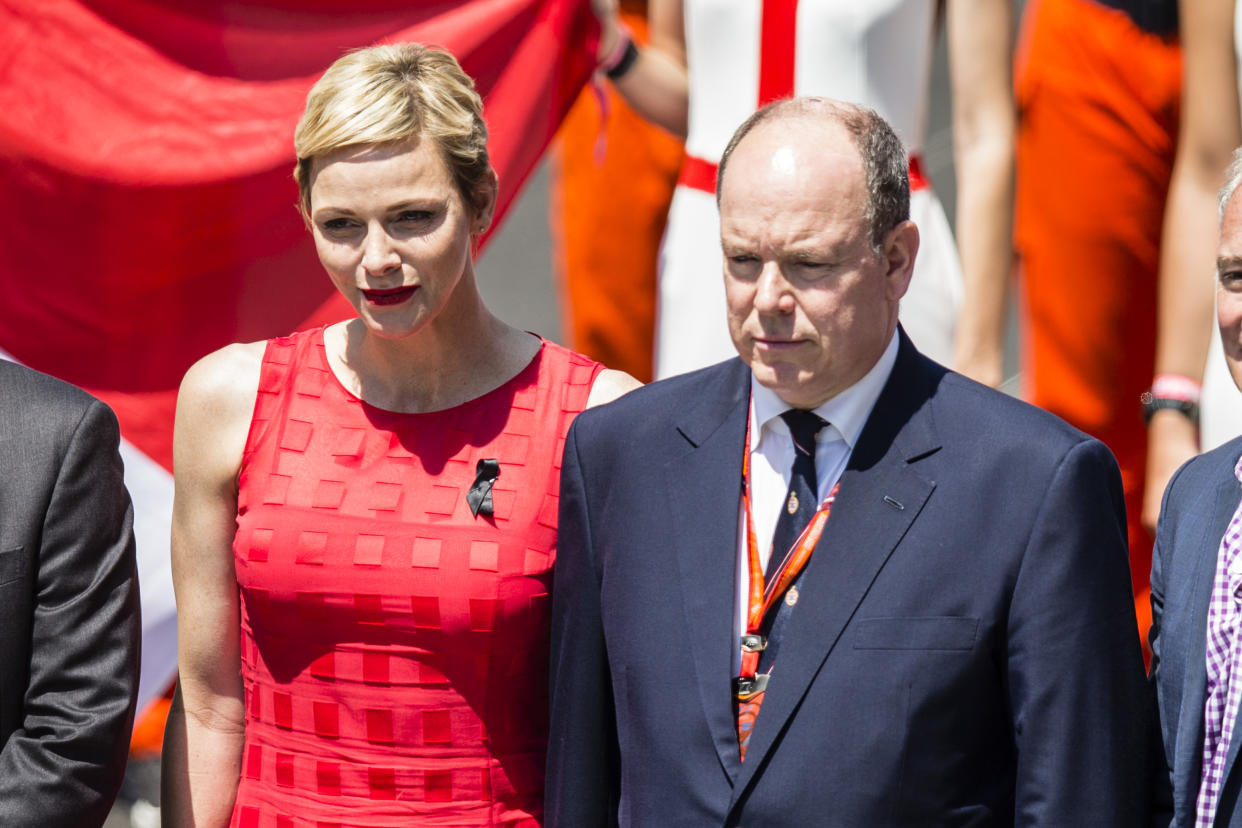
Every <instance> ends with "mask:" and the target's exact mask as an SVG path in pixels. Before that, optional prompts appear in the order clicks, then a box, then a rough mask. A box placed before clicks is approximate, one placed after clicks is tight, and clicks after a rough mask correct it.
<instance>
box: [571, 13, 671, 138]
mask: <svg viewBox="0 0 1242 828" xmlns="http://www.w3.org/2000/svg"><path fill="white" fill-rule="evenodd" d="M591 7H592V8H593V9H594V11H595V15H596V17H598V18H599V22H600V51H599V54H600V56H601V58H602V57H603V56H605V55H608V54H609V53H611V52H612V50H613V48H615V46H616V44H617V41H618V40H619V38H620V37H621V33H620V32H621V30H620V22H619V18H618V16H617V0H591ZM647 20H648V24H649V29H650V42H649V43H647V44H646V45H645V46H642V47H640V48H639V53H638V60H637V61H635V63H634V65H633V66H632V67H631V68H630V70H629V71H628V72H626V73H625V74H624V75H622V76H621V77H620V78H617V79H616V80H615V81H613V82H612V83H613V86H614V87H616V90H617V91H618V92H619V93H621V96H622V97H623V98H625V100H626V102H627V103H629V105H630V106H632V107H633V108H634V111H635V112H637V113H638V114H639V115H642V116H643V117H644V118H646V119H647V120H648V121H650V122H651V123H653V124H655V125H656V126H659V127H663V128H664V129H666V130H668V131H669V132H671V133H673V134H674V135H676V136H678V137H681V138H684V137H685V136H686V113H687V110H688V106H687V101H688V100H689V82H688V77H689V76H688V73H687V70H686V35H685V25H684V22H683V20H682V4H681V0H651V2H650V3H648V5H647Z"/></svg>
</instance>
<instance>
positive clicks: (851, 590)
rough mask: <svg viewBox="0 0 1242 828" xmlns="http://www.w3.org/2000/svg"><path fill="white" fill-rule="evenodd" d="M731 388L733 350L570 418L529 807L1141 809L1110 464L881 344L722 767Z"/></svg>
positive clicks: (743, 816) (706, 814) (728, 654)
mask: <svg viewBox="0 0 1242 828" xmlns="http://www.w3.org/2000/svg"><path fill="white" fill-rule="evenodd" d="M749 382H750V373H749V371H748V370H747V368H746V367H745V365H744V364H743V363H742V362H740V361H739V360H732V361H729V362H726V363H722V364H720V365H717V366H714V367H711V368H708V369H705V370H703V371H699V372H697V373H694V374H689V375H686V376H682V377H678V378H674V379H671V380H668V381H665V382H659V383H655V384H653V385H650V386H647V387H646V388H643V389H639V390H637V391H635V392H633V393H631V394H629V395H627V396H625V397H623V398H622V399H620V400H619V401H617V402H615V403H613V404H611V405H608V406H604V407H601V408H597V409H592V410H590V411H587V412H585V413H584V414H582V415H581V416H580V417H579V418H578V420H577V421H576V423H575V424H574V426H573V428H572V429H571V431H570V435H569V438H568V441H567V444H566V448H565V458H564V467H563V473H562V483H561V486H562V488H561V512H560V529H559V533H560V534H559V541H558V560H557V568H556V576H555V590H554V595H553V632H552V728H551V741H550V745H549V764H548V795H547V820H548V824H549V825H551V826H573V827H574V828H581V827H582V826H597V825H617V824H619V825H624V826H660V828H675V826H696V827H697V826H711V825H725V826H737V825H745V826H749V828H754V826H763V825H769V826H791V825H817V826H818V825H824V826H836V825H840V826H878V825H918V826H931V825H935V826H954V825H963V826H964V825H972V826H983V825H1010V824H1021V825H1049V826H1058V827H1060V826H1077V825H1082V826H1122V825H1127V826H1128V825H1137V824H1140V823H1141V822H1143V821H1144V820H1145V819H1146V816H1147V801H1148V790H1147V787H1148V774H1147V773H1146V768H1147V745H1148V744H1149V743H1148V740H1147V735H1146V728H1147V721H1148V719H1147V711H1146V709H1145V708H1146V704H1147V701H1146V692H1147V691H1146V687H1145V683H1144V676H1143V664H1142V658H1141V653H1140V647H1139V641H1138V635H1137V632H1136V625H1135V619H1134V609H1133V602H1132V599H1131V591H1130V578H1129V569H1128V566H1127V561H1126V545H1125V521H1124V519H1123V506H1122V495H1121V484H1120V479H1119V475H1118V472H1117V467H1116V463H1115V462H1114V460H1113V458H1112V456H1111V455H1110V454H1109V452H1108V451H1107V449H1105V448H1104V446H1103V445H1101V444H1100V443H1098V442H1096V441H1095V440H1092V439H1090V438H1088V437H1086V436H1085V435H1083V434H1081V433H1079V432H1077V431H1075V430H1074V429H1072V428H1070V427H1069V426H1067V425H1066V424H1064V423H1063V422H1061V421H1060V420H1058V419H1056V418H1055V417H1052V416H1051V415H1049V414H1047V413H1044V412H1041V411H1039V410H1037V409H1035V408H1032V407H1030V406H1028V405H1025V404H1023V403H1021V402H1018V401H1016V400H1013V399H1010V398H1008V397H1005V396H1004V395H1002V394H999V393H997V392H995V391H992V390H990V389H987V388H984V387H983V386H981V385H978V384H976V383H973V382H971V381H969V380H967V379H965V378H963V377H961V376H958V375H956V374H953V373H950V372H947V371H946V369H944V368H942V367H941V366H939V365H936V364H935V363H933V362H931V361H930V360H927V359H926V358H924V357H923V356H921V355H920V354H918V352H917V351H915V349H914V348H913V347H912V346H911V345H910V343H909V341H908V340H907V339H906V338H905V337H904V335H902V341H901V346H900V350H899V353H898V358H897V363H896V366H895V367H894V370H893V373H892V375H891V377H890V379H889V380H888V383H887V385H886V386H885V388H884V390H883V392H882V393H881V396H880V398H879V400H878V402H877V404H876V407H875V409H874V411H873V412H872V414H871V416H870V418H869V420H868V421H867V424H866V426H865V428H864V430H863V432H862V434H861V436H860V438H859V441H858V444H857V446H856V447H855V449H854V451H853V454H852V455H851V458H850V461H849V464H848V467H847V468H846V470H845V472H844V474H843V476H842V478H841V489H840V493H839V495H838V497H837V500H836V503H835V505H834V507H833V513H832V517H831V518H830V519H829V521H828V524H827V526H826V528H825V531H824V534H823V536H822V538H821V540H820V542H819V545H818V547H817V549H816V551H815V554H814V557H813V558H812V560H811V562H810V564H809V566H808V569H807V571H806V573H805V575H804V576H803V585H802V589H801V600H800V601H799V603H798V605H797V608H796V610H795V611H794V613H793V615H792V618H791V621H790V625H789V627H788V630H787V632H786V634H785V638H784V639H783V642H782V645H781V651H780V657H779V658H778V659H777V662H776V667H775V671H774V673H773V678H772V681H771V684H770V685H769V686H768V690H767V695H766V698H765V701H764V705H763V709H762V711H761V713H760V714H759V718H758V721H757V722H756V724H755V730H754V734H753V736H752V738H751V742H750V747H749V752H748V754H747V758H746V761H745V763H741V762H739V761H738V748H737V735H736V730H735V725H734V707H733V704H734V703H733V699H732V696H731V689H730V678H731V670H732V667H731V665H732V659H733V653H734V649H735V647H736V646H737V642H736V640H735V633H734V630H733V611H734V610H733V607H734V592H735V586H734V585H735V557H736V549H737V528H738V502H739V497H740V481H741V475H742V465H741V464H742V451H743V444H744V435H745V429H746V418H747V411H748V397H749Z"/></svg>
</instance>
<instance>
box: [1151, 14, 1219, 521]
mask: <svg viewBox="0 0 1242 828" xmlns="http://www.w3.org/2000/svg"><path fill="white" fill-rule="evenodd" d="M1181 37H1182V47H1183V52H1184V58H1183V64H1184V68H1183V83H1182V86H1183V92H1182V108H1181V121H1180V126H1179V135H1178V143H1177V155H1176V158H1175V160H1174V164H1173V173H1172V181H1171V184H1170V186H1169V198H1168V205H1167V207H1166V212H1165V222H1164V234H1163V237H1162V247H1161V251H1160V253H1161V256H1160V286H1159V303H1158V306H1157V321H1158V326H1157V338H1156V355H1155V360H1156V362H1155V380H1154V381H1153V383H1152V395H1153V397H1152V401H1151V403H1149V407H1150V411H1149V414H1148V418H1147V419H1148V433H1147V438H1148V443H1147V445H1148V453H1147V481H1146V489H1145V492H1144V497H1143V511H1142V518H1143V523H1144V524H1145V526H1146V527H1147V528H1148V529H1149V530H1150V529H1152V528H1154V526H1155V525H1156V519H1157V517H1158V516H1159V512H1160V502H1161V498H1162V496H1163V494H1164V489H1165V486H1166V484H1167V483H1168V481H1169V478H1170V476H1171V475H1172V474H1173V472H1174V471H1176V470H1177V468H1178V467H1179V466H1181V465H1182V464H1183V463H1184V462H1186V461H1187V460H1188V459H1190V458H1191V457H1193V456H1194V455H1195V454H1196V453H1198V452H1199V451H1200V450H1202V451H1208V450H1210V449H1213V448H1215V447H1217V446H1219V445H1221V444H1222V443H1224V442H1226V441H1228V440H1229V439H1231V438H1232V437H1235V436H1236V435H1238V434H1242V393H1239V391H1238V389H1237V387H1236V386H1235V385H1234V383H1233V382H1232V381H1231V380H1230V377H1229V372H1228V370H1227V368H1226V364H1225V358H1224V352H1223V350H1222V348H1221V342H1220V338H1219V337H1218V336H1217V335H1216V333H1215V330H1216V321H1215V318H1214V316H1215V315H1214V313H1213V310H1212V305H1213V299H1214V296H1215V295H1216V291H1214V290H1213V284H1214V282H1215V278H1216V262H1215V260H1214V259H1213V257H1212V251H1213V250H1214V249H1215V245H1216V227H1217V209H1218V205H1217V186H1218V185H1219V183H1220V181H1221V178H1222V176H1223V175H1224V170H1225V167H1226V165H1227V164H1228V163H1229V157H1230V153H1231V152H1232V151H1233V148H1234V147H1236V146H1237V145H1239V144H1242V116H1240V114H1239V102H1238V100H1239V84H1238V58H1237V55H1238V50H1239V45H1240V43H1239V41H1240V38H1242V18H1240V17H1239V15H1238V14H1237V9H1236V2H1235V0H1194V2H1188V0H1183V2H1182V3H1181ZM1200 383H1202V385H1201V386H1200Z"/></svg>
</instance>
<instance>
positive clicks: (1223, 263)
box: [1216, 256, 1242, 273]
mask: <svg viewBox="0 0 1242 828" xmlns="http://www.w3.org/2000/svg"><path fill="white" fill-rule="evenodd" d="M1234 267H1242V256H1218V257H1217V258H1216V271H1217V272H1218V273H1219V272H1220V271H1222V270H1228V269H1229V268H1234Z"/></svg>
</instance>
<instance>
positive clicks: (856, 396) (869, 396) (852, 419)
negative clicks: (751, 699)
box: [733, 333, 897, 675]
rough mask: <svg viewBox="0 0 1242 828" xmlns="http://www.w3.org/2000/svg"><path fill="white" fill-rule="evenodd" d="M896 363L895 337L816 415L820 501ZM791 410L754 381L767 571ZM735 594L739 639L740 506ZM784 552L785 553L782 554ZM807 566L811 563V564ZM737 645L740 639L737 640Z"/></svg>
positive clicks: (741, 510) (742, 600)
mask: <svg viewBox="0 0 1242 828" xmlns="http://www.w3.org/2000/svg"><path fill="white" fill-rule="evenodd" d="M896 361H897V335H896V334H895V333H894V334H893V337H892V338H891V339H890V340H889V343H888V347H886V348H885V349H884V353H883V354H882V355H881V356H880V359H879V360H878V361H877V362H876V364H875V365H873V366H872V367H871V370H870V371H868V372H867V373H866V374H864V375H863V377H862V379H860V380H859V381H858V382H856V383H854V384H853V385H851V386H850V387H849V388H847V389H845V390H844V391H842V392H841V393H839V394H837V395H836V396H835V397H833V398H832V399H830V400H828V401H827V402H826V403H823V404H822V405H820V406H819V407H817V408H815V409H814V411H815V413H816V414H818V415H819V416H820V417H822V418H823V419H824V420H826V421H827V422H828V425H826V426H824V427H823V428H822V429H820V431H819V434H818V435H817V436H816V439H815V476H816V485H817V487H818V490H819V498H820V500H821V501H822V500H823V499H824V498H825V497H827V496H828V493H829V492H830V491H832V487H833V486H834V485H836V483H837V481H838V480H839V479H840V478H841V472H843V471H844V470H845V464H846V463H847V462H848V461H849V459H850V453H851V452H852V451H853V450H854V446H855V445H856V444H857V443H858V436H859V435H860V434H861V433H862V430H863V426H864V425H866V423H867V418H868V417H870V416H871V409H872V408H874V407H875V402H876V400H877V399H879V396H880V392H881V391H882V390H884V385H885V383H887V382H888V376H889V374H891V373H892V371H893V364H894V363H896ZM790 407H791V406H790V405H789V404H788V403H786V402H785V401H784V400H782V399H781V398H780V397H778V396H777V395H776V393H775V392H774V391H771V390H769V389H767V388H765V387H763V386H762V385H760V384H759V383H758V382H757V381H756V380H755V377H754V375H753V374H752V375H751V378H750V446H749V451H750V498H751V508H752V510H753V511H754V514H755V538H756V540H757V541H758V543H759V565H760V566H761V567H763V568H765V569H766V567H767V565H768V558H769V557H770V556H771V553H772V534H773V532H775V531H776V521H777V518H779V517H780V510H781V508H782V507H783V506H784V503H785V494H786V492H788V491H789V476H790V472H791V471H792V470H793V461H794V447H793V436H792V435H791V434H790V433H789V426H787V425H785V421H784V420H783V419H781V416H780V415H781V414H782V413H784V412H785V411H787V410H789V408H790ZM817 505H818V504H817ZM737 539H738V543H737V592H736V595H735V596H734V604H733V626H734V629H735V631H736V634H737V636H738V637H740V636H742V635H743V634H744V633H745V632H746V616H747V612H748V603H749V595H750V555H749V552H748V550H747V547H746V508H745V506H744V505H743V504H741V503H739V504H738V532H737ZM785 551H786V550H783V549H782V550H781V554H782V555H783V554H784V553H785ZM808 565H809V564H808ZM735 640H736V639H735ZM741 663H742V655H741V650H740V648H739V647H734V648H733V675H737V673H738V670H739V669H740V668H741Z"/></svg>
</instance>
